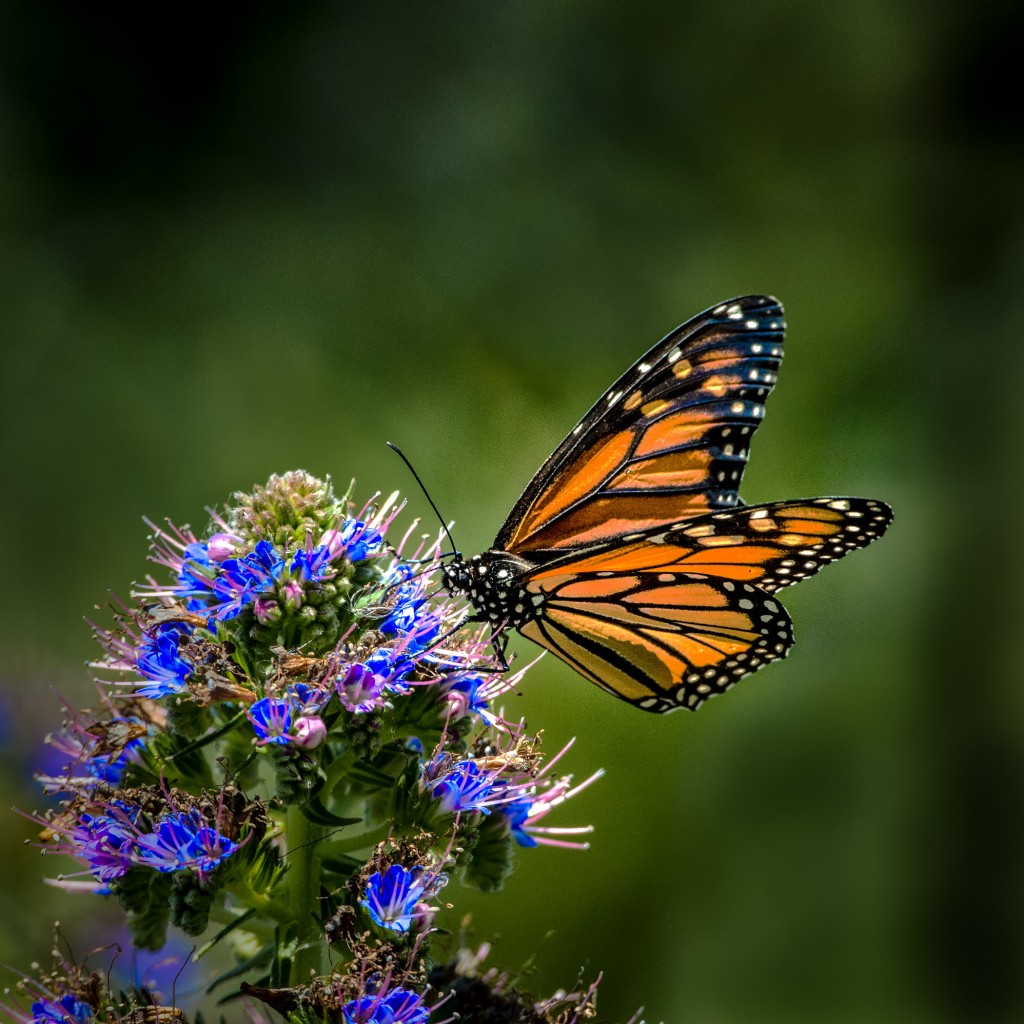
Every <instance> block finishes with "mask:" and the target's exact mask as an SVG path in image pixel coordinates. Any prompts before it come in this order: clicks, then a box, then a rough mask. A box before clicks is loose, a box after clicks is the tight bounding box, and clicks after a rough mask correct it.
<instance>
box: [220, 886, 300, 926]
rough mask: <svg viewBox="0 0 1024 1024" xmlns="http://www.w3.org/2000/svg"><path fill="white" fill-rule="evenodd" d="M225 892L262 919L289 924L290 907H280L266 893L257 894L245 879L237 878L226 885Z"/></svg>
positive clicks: (290, 917) (291, 915)
mask: <svg viewBox="0 0 1024 1024" xmlns="http://www.w3.org/2000/svg"><path fill="white" fill-rule="evenodd" d="M225 888H226V890H227V891H228V892H229V893H231V895H232V896H234V897H235V899H237V900H238V902H239V903H240V904H241V905H242V906H244V907H254V908H255V909H256V910H258V911H259V912H260V913H261V914H262V915H263V916H264V917H269V918H270V919H271V920H272V921H277V922H278V923H279V924H290V923H291V921H292V918H293V916H294V915H293V913H292V910H291V909H290V907H288V906H282V905H281V904H280V903H279V902H278V901H277V900H274V899H271V897H270V896H268V895H267V894H266V893H262V892H257V891H256V890H255V889H254V888H253V887H252V886H251V885H250V884H249V881H248V879H246V878H238V879H235V880H234V881H233V882H231V883H230V884H229V885H227V886H226V887H225Z"/></svg>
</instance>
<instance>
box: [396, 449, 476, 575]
mask: <svg viewBox="0 0 1024 1024" xmlns="http://www.w3.org/2000/svg"><path fill="white" fill-rule="evenodd" d="M385 444H386V445H387V446H388V447H389V448H390V449H391V450H392V451H393V452H395V454H397V455H398V457H399V458H400V459H401V460H402V461H403V462H404V463H405V464H406V466H408V467H409V472H410V473H412V475H413V477H414V478H415V480H416V483H418V484H419V485H420V490H421V491H422V492H423V496H424V497H425V498H426V499H427V501H429V502H430V507H431V508H432V509H433V510H434V515H435V516H437V519H438V522H439V523H440V524H441V529H442V530H444V534H445V536H446V537H447V538H448V543H449V544H451V546H452V554H453V555H458V553H459V549H458V548H457V547H456V546H455V541H454V540H452V535H451V531H450V530H449V529H448V524H447V523H445V521H444V518H443V517H442V515H441V513H440V512H438V510H437V506H436V505H435V504H434V499H433V498H432V497H431V496H430V492H429V491H428V490H427V488H426V487H425V486H424V485H423V481H422V480H421V479H420V475H419V473H417V472H416V470H415V469H413V468H412V463H411V462H410V461H409V460H408V459H407V458H406V456H405V452H403V451H402V449H401V448H399V447H398V445H397V444H392V443H391V442H390V441H386V442H385Z"/></svg>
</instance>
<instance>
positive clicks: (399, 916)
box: [359, 864, 443, 933]
mask: <svg viewBox="0 0 1024 1024" xmlns="http://www.w3.org/2000/svg"><path fill="white" fill-rule="evenodd" d="M441 877H443V876H441ZM437 888H439V886H436V885H435V887H434V888H428V886H427V884H426V883H425V882H424V881H423V868H418V867H417V868H413V869H412V870H411V871H407V870H406V869H405V868H403V867H401V866H400V865H398V864H392V865H391V867H389V868H388V869H387V871H386V872H385V873H384V874H383V875H382V874H381V873H380V872H379V871H377V872H374V873H373V874H372V875H370V878H369V880H368V881H367V883H366V897H365V898H364V899H362V900H360V901H359V902H360V904H361V905H362V906H364V907H366V910H367V912H368V913H369V915H370V917H372V918H373V920H374V922H375V923H376V924H379V925H380V926H381V928H387V929H388V930H389V931H393V932H402V933H405V932H407V931H409V929H410V928H411V927H412V926H413V923H414V922H416V921H418V920H420V919H422V918H424V917H425V916H427V914H428V911H426V910H425V909H424V908H423V907H421V906H420V905H419V904H420V903H421V902H422V901H423V900H424V899H427V898H428V897H430V896H432V895H433V894H434V892H435V891H436V889H437Z"/></svg>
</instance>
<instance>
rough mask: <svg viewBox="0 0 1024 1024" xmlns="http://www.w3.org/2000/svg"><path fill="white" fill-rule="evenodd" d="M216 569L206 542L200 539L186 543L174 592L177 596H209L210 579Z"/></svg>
mask: <svg viewBox="0 0 1024 1024" xmlns="http://www.w3.org/2000/svg"><path fill="white" fill-rule="evenodd" d="M216 571H217V566H216V565H215V564H214V562H213V559H211V558H210V551H209V547H208V546H207V545H206V544H204V543H202V542H201V541H195V542H193V543H191V544H186V545H185V552H184V554H183V555H182V559H181V569H180V570H179V571H178V586H177V588H176V589H175V593H176V594H177V596H178V597H199V598H206V597H209V596H210V590H211V587H212V582H211V581H212V578H213V575H214V573H215V572H216Z"/></svg>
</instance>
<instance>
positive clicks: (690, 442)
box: [494, 295, 785, 557]
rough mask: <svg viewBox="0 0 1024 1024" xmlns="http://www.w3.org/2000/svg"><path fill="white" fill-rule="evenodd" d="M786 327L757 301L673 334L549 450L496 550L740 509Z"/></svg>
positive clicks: (772, 306) (749, 299) (583, 540)
mask: <svg viewBox="0 0 1024 1024" xmlns="http://www.w3.org/2000/svg"><path fill="white" fill-rule="evenodd" d="M784 329H785V323H784V320H783V311H782V307H781V305H779V303H778V302H777V301H776V300H775V299H773V298H771V297H766V296H759V295H751V296H745V297H743V298H738V299H733V300H731V301H729V302H724V303H721V304H720V305H718V306H715V307H714V308H713V309H709V310H707V311H706V312H704V313H702V314H700V316H697V317H695V318H694V319H693V320H690V321H688V322H687V323H685V324H683V325H682V326H681V327H678V328H676V330H674V331H673V332H672V333H671V334H669V335H668V336H667V337H665V338H664V339H663V340H662V341H660V342H659V343H658V344H657V345H656V346H655V347H654V348H652V349H651V350H650V351H649V352H648V353H647V354H646V355H645V356H644V357H643V358H641V359H640V360H639V361H638V362H637V363H635V364H634V365H633V366H632V367H631V368H630V369H629V370H627V371H626V373H625V374H623V375H622V377H620V378H619V379H618V380H617V381H616V382H615V383H614V384H613V385H612V386H611V387H610V388H609V389H608V391H606V392H605V394H604V395H603V396H602V398H601V399H600V400H599V401H598V402H597V404H596V405H595V406H594V407H593V408H592V409H591V410H590V411H589V412H588V413H587V414H586V416H584V417H583V419H582V420H581V421H580V422H579V424H577V426H576V427H575V428H574V429H573V431H572V432H571V433H570V434H569V436H568V437H567V438H566V439H565V441H563V442H562V444H560V445H559V446H558V448H557V449H556V450H555V452H554V453H553V454H552V455H551V457H550V458H549V459H548V460H547V461H546V462H545V463H544V465H543V466H542V467H541V469H540V470H539V471H538V473H537V475H536V476H535V477H534V478H533V480H532V481H531V482H530V484H529V486H528V487H527V488H526V491H525V492H524V493H523V495H522V497H521V498H520V499H519V501H518V502H517V503H516V505H515V508H513V510H512V512H511V514H510V515H509V517H508V519H507V521H506V522H505V525H504V526H503V527H502V529H501V531H500V532H499V534H498V537H497V539H496V541H495V544H494V547H495V548H496V549H500V550H504V551H508V552H510V553H513V554H523V555H526V556H528V557H529V556H534V555H541V554H550V553H552V552H556V551H559V550H565V549H568V548H576V547H579V546H580V545H587V544H594V543H599V542H602V541H609V540H615V539H616V538H619V537H622V536H623V535H625V534H629V533H634V532H636V531H637V530H649V529H653V528H656V527H658V526H660V525H664V524H668V523H673V522H676V521H677V520H680V519H685V518H687V517H691V516H697V515H703V514H705V513H707V512H709V511H714V510H715V509H718V508H731V507H735V506H737V505H739V504H740V499H739V494H738V490H739V485H740V480H741V477H742V474H743V469H744V467H745V465H746V460H747V453H748V451H749V447H750V440H751V436H752V435H753V433H754V431H755V430H756V429H757V427H758V425H759V424H760V422H761V419H762V417H763V416H764V402H765V399H766V398H767V397H768V394H769V392H770V391H771V389H772V386H773V385H774V383H775V379H776V375H777V373H778V368H779V363H780V361H781V358H782V340H783V331H784Z"/></svg>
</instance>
